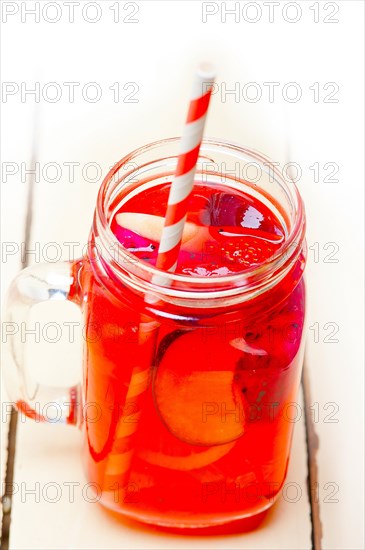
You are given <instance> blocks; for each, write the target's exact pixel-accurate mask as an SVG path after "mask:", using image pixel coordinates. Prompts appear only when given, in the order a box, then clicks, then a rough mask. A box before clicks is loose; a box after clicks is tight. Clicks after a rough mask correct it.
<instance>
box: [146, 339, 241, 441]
mask: <svg viewBox="0 0 365 550" xmlns="http://www.w3.org/2000/svg"><path fill="white" fill-rule="evenodd" d="M203 337H204V335H203V331H200V330H199V331H192V332H190V333H189V334H186V335H184V336H181V337H180V338H178V339H177V340H175V341H174V343H173V344H171V345H170V346H169V348H168V349H167V350H166V351H165V354H164V355H163V357H162V358H161V360H160V363H159V365H158V367H157V369H156V374H155V377H154V383H153V391H154V399H155V404H156V407H157V410H158V411H159V413H160V416H161V419H162V420H163V422H164V423H165V425H166V427H167V428H168V429H169V430H170V432H171V433H172V434H173V435H175V436H176V437H177V438H179V439H180V440H182V441H185V442H187V443H189V444H191V445H203V446H211V445H222V444H224V443H228V442H231V441H234V440H236V439H238V438H239V437H240V436H242V435H243V433H244V423H245V422H244V419H245V412H244V398H243V397H242V396H241V394H240V392H239V389H238V387H237V385H236V384H234V369H235V365H236V362H237V357H239V356H240V355H241V354H242V352H240V351H239V350H237V349H235V348H233V347H232V346H229V345H227V344H224V343H222V342H221V341H220V340H219V341H218V345H217V346H214V345H212V343H211V342H210V341H209V340H208V341H206V342H204V338H203ZM203 369H204V370H203Z"/></svg>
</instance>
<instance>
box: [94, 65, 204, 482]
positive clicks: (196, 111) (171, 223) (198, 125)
mask: <svg viewBox="0 0 365 550" xmlns="http://www.w3.org/2000/svg"><path fill="white" fill-rule="evenodd" d="M213 82H214V75H213V73H212V71H211V70H210V69H209V68H207V67H206V66H205V65H202V66H201V67H200V68H199V70H198V71H197V72H196V74H195V79H194V83H193V89H192V93H191V99H190V105H189V111H188V116H187V118H186V123H185V126H184V130H183V133H182V138H181V141H180V150H179V156H178V163H177V168H176V171H175V176H174V180H173V182H172V184H171V187H170V193H169V198H168V202H167V212H166V217H165V224H164V228H163V232H162V236H161V241H160V246H159V249H158V256H157V263H156V267H158V268H159V269H161V270H164V271H170V272H174V271H175V269H176V264H177V257H178V255H179V250H180V246H181V238H182V234H183V230H184V224H185V220H186V216H187V210H188V205H189V198H190V195H191V192H192V190H193V185H194V176H195V168H196V163H197V160H198V156H199V149H200V144H201V142H202V138H203V131H204V125H205V119H206V115H207V110H208V106H209V101H210V96H211V92H212V87H213ZM153 282H154V283H156V284H161V285H168V281H167V280H166V278H164V277H163V275H162V276H154V277H153ZM145 301H146V302H147V303H156V302H158V298H156V297H154V296H153V295H149V294H147V295H146V296H145ZM157 327H158V323H157V322H156V321H150V320H148V321H145V320H144V315H142V320H141V323H140V325H139V339H138V345H139V346H140V347H141V349H143V348H144V349H145V350H148V349H149V348H150V347H153V338H154V335H155V329H156V328H157ZM146 353H147V355H148V352H146ZM149 382H150V366H148V367H147V368H146V367H145V366H144V367H143V366H140V365H136V366H135V367H134V369H133V371H132V375H131V379H130V383H129V387H128V391H127V396H126V407H125V409H126V410H128V405H130V404H132V405H133V407H134V411H135V414H134V417H135V419H136V420H137V421H135V422H133V423H130V420H129V419H128V415H127V416H125V415H124V414H123V415H122V416H121V418H120V419H119V422H118V424H117V428H116V433H115V439H114V442H113V446H112V450H111V452H110V455H109V457H108V460H107V463H106V467H105V473H104V490H105V491H113V490H115V483H116V482H117V483H118V484H120V483H122V486H123V485H124V484H125V481H126V479H125V478H126V477H128V471H129V469H130V465H131V460H132V457H133V454H134V451H133V440H134V437H135V434H136V432H137V430H138V425H139V418H140V415H141V412H142V409H143V405H144V400H145V394H146V391H147V389H148V386H149ZM118 486H119V485H118ZM123 490H125V488H124V489H123Z"/></svg>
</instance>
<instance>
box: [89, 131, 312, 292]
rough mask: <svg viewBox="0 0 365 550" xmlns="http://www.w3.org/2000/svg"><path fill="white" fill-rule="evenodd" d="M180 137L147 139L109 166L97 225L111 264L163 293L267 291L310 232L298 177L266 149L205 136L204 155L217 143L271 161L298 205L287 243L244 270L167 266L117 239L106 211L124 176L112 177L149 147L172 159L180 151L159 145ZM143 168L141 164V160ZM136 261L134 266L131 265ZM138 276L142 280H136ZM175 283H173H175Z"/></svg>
mask: <svg viewBox="0 0 365 550" xmlns="http://www.w3.org/2000/svg"><path fill="white" fill-rule="evenodd" d="M179 141H180V138H179V137H170V138H165V139H161V140H158V141H154V142H152V143H149V144H146V145H143V146H141V147H139V148H137V149H135V150H133V151H132V152H130V153H129V154H128V155H126V156H124V157H123V158H122V159H121V160H120V161H119V162H117V163H116V164H115V165H114V166H113V168H111V170H109V172H108V174H107V175H106V176H105V178H104V180H103V182H102V184H101V187H100V190H99V194H98V199H97V206H96V210H95V218H94V231H95V233H96V234H97V236H98V238H99V240H100V245H101V248H102V251H101V252H102V254H101V257H102V258H104V259H105V257H107V264H108V266H109V267H110V268H111V269H112V270H113V272H114V273H115V274H116V275H117V276H118V275H120V276H122V278H123V280H125V277H123V273H124V274H125V272H129V275H132V273H133V272H134V273H133V275H134V276H133V277H132V278H133V285H132V286H135V287H139V288H140V290H141V289H142V287H143V291H144V292H155V293H157V294H161V293H162V294H163V295H166V294H170V295H175V296H181V297H184V296H185V297H193V296H194V295H196V294H197V293H198V294H199V297H201V298H202V297H208V296H210V295H211V294H212V291H221V292H223V293H226V294H228V295H229V294H231V295H232V294H237V293H244V292H245V291H247V292H250V293H252V292H253V291H256V292H255V294H257V293H258V292H262V291H264V290H265V289H266V287H269V288H270V287H272V286H273V285H274V284H276V282H277V281H278V280H280V279H281V278H282V277H283V276H284V275H285V274H286V273H287V272H288V270H289V269H290V267H291V266H292V265H293V264H294V262H295V261H296V259H297V258H298V257H299V255H300V253H301V250H302V245H303V240H304V237H305V211H304V204H303V201H302V198H301V196H300V194H299V191H298V188H297V186H296V185H295V183H294V181H292V180H290V181H287V180H285V179H284V177H283V175H282V174H281V173H280V172H279V170H278V169H277V163H273V162H272V161H271V160H270V158H269V157H267V156H266V155H264V154H262V153H260V152H258V151H255V150H253V149H249V148H246V147H243V146H241V145H239V144H238V143H233V142H230V141H227V140H223V139H220V138H204V139H203V141H202V145H201V150H200V155H199V157H200V156H201V155H202V152H204V149H205V148H209V147H211V148H212V147H213V148H216V149H217V151H218V150H219V152H222V153H224V152H228V153H231V154H233V153H234V154H235V155H240V156H241V157H249V158H250V159H251V160H255V161H256V162H258V163H259V164H260V165H262V166H263V165H264V164H265V165H269V166H270V169H271V170H272V171H273V174H274V175H275V178H276V179H277V180H278V182H279V183H280V185H281V186H282V187H283V188H284V190H285V192H286V194H287V195H288V196H289V197H290V201H291V204H292V206H293V207H294V211H295V221H294V223H293V224H292V226H291V227H290V231H289V232H288V235H287V237H286V238H285V240H284V242H283V244H282V246H281V247H280V248H279V249H278V250H277V251H276V253H275V254H274V255H273V256H271V257H270V258H269V259H268V260H267V261H265V262H264V263H262V264H260V265H258V266H253V267H250V268H247V269H245V270H244V271H242V272H239V273H230V274H228V275H218V276H215V277H199V276H196V277H194V276H192V275H185V274H177V273H167V272H163V271H161V270H159V269H157V268H156V267H154V266H153V265H151V264H149V263H147V262H145V261H142V260H138V259H137V258H136V257H135V256H133V254H132V253H131V252H129V251H128V250H127V249H126V248H124V247H123V245H122V244H121V243H120V242H119V241H118V242H116V237H115V235H114V233H113V232H112V230H111V228H110V220H109V219H108V216H107V206H108V205H107V204H106V203H107V201H108V200H110V196H111V194H112V192H113V191H115V189H116V188H117V187H118V185H120V180H117V181H114V182H113V178H114V177H115V175H116V174H117V172H118V171H119V170H120V169H121V168H122V167H123V166H126V165H127V164H128V163H133V160H134V159H136V158H137V157H138V156H141V155H142V154H144V153H146V152H152V151H154V150H156V159H157V158H158V159H159V160H162V161H163V160H166V159H167V158H168V159H169V160H170V159H171V158H172V157H175V158H177V152H176V154H174V155H172V157H171V156H168V157H163V158H161V155H158V153H157V151H158V149H159V148H161V147H163V146H166V145H175V144H176V145H177V144H178V142H179ZM176 150H177V148H176ZM156 159H155V160H156ZM153 162H154V161H151V163H153ZM148 164H150V163H146V165H148ZM142 166H144V165H142ZM138 168H141V166H139V167H138ZM127 175H129V173H127V174H124V177H126V176H127ZM113 184H114V187H113ZM112 247H116V248H117V254H115V253H114V254H111V253H110V252H109V251H108V249H109V250H110V249H111V248H112ZM114 252H115V248H114ZM116 257H117V258H116ZM128 266H129V268H128ZM132 266H134V267H133V268H132ZM137 272H138V273H137ZM137 279H140V280H139V281H137ZM161 280H163V283H161V282H160V283H156V281H161ZM130 282H131V281H130ZM173 284H174V288H171V287H172V285H173ZM141 285H142V286H141Z"/></svg>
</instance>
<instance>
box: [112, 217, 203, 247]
mask: <svg viewBox="0 0 365 550" xmlns="http://www.w3.org/2000/svg"><path fill="white" fill-rule="evenodd" d="M116 222H117V224H118V225H119V226H120V227H122V228H125V229H128V230H129V231H133V232H134V233H137V234H138V235H142V236H143V237H145V238H146V239H151V241H157V242H159V241H160V240H161V235H162V229H163V226H164V223H165V220H164V218H162V217H161V216H153V215H152V214H141V213H138V212H122V213H120V214H117V216H116ZM197 232H198V226H197V225H196V224H195V223H191V222H186V223H185V225H184V231H183V234H182V243H184V242H186V241H189V240H190V239H192V238H193V237H194V236H195V235H196V233H197Z"/></svg>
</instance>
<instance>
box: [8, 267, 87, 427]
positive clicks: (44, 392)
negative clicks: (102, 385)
mask: <svg viewBox="0 0 365 550" xmlns="http://www.w3.org/2000/svg"><path fill="white" fill-rule="evenodd" d="M81 266H82V260H78V261H76V262H60V263H57V264H38V265H34V266H31V267H27V268H26V269H24V270H23V271H21V272H20V273H19V275H17V277H15V279H14V280H13V281H12V283H11V285H10V288H9V291H8V296H7V304H6V309H5V315H4V322H3V336H2V340H3V343H4V344H5V346H4V348H5V357H4V365H3V366H4V371H5V383H6V387H7V393H8V396H9V398H10V400H11V403H12V405H14V406H15V408H16V409H17V410H18V411H20V412H22V413H23V414H25V415H26V416H28V417H29V418H32V419H34V420H36V421H37V422H52V423H56V422H57V423H62V424H71V425H78V424H79V420H80V418H79V416H80V415H79V410H80V405H81V402H80V398H81V387H80V384H77V385H75V386H72V387H68V388H65V387H56V386H47V385H44V384H40V383H38V382H37V381H36V380H35V379H34V378H33V377H32V374H31V372H29V370H30V369H28V368H26V365H25V351H26V342H25V341H24V337H23V330H22V327H25V326H26V323H27V320H28V318H29V314H30V312H31V310H32V308H33V307H34V306H35V305H36V304H39V303H40V302H48V301H51V300H69V301H71V302H74V303H76V304H78V305H80V303H81V301H80V299H79V286H78V273H79V269H80V267H81ZM22 323H23V324H22ZM50 404H51V405H53V406H54V407H55V408H56V410H57V418H47V417H46V416H44V414H42V412H41V411H44V410H48V407H49V405H50Z"/></svg>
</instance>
